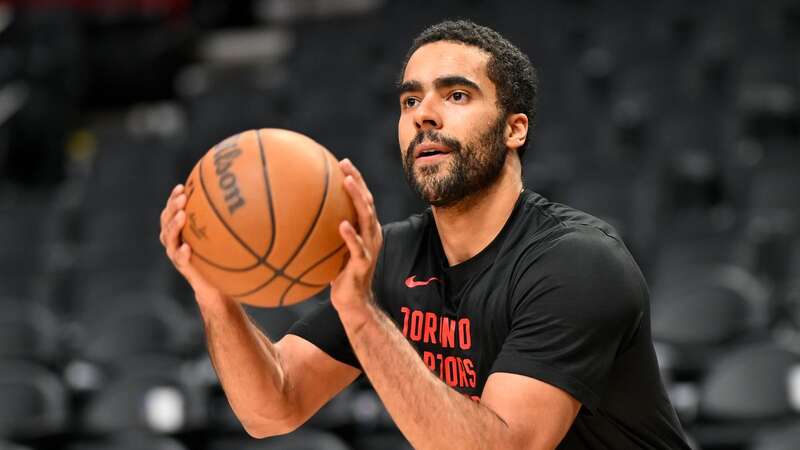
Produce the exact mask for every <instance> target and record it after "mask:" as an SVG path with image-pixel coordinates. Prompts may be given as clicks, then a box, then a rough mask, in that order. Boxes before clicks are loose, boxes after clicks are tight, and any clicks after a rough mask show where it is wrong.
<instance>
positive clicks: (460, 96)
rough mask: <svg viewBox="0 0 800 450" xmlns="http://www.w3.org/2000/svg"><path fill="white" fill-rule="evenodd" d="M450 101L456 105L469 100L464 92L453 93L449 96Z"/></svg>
mask: <svg viewBox="0 0 800 450" xmlns="http://www.w3.org/2000/svg"><path fill="white" fill-rule="evenodd" d="M450 100H452V101H454V102H456V103H464V102H466V101H467V100H469V95H468V94H467V93H466V92H462V91H455V92H453V93H452V94H450Z"/></svg>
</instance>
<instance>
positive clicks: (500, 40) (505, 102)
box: [399, 20, 539, 159]
mask: <svg viewBox="0 0 800 450" xmlns="http://www.w3.org/2000/svg"><path fill="white" fill-rule="evenodd" d="M439 41H454V42H460V43H462V44H466V45H471V46H474V47H478V48H480V49H481V50H483V51H485V52H487V53H489V55H490V57H489V61H488V63H487V64H486V72H487V75H488V77H489V79H490V80H492V83H494V84H495V87H496V89H497V102H498V105H497V106H498V107H499V109H500V112H501V113H502V115H503V116H507V115H508V114H516V113H524V114H525V115H527V116H528V135H527V136H526V138H525V143H524V144H523V145H522V146H521V147H520V148H519V149H518V150H517V153H518V154H519V157H520V159H522V155H523V154H524V153H525V149H527V147H528V142H529V141H530V135H531V132H532V131H533V128H534V125H535V123H536V97H537V92H538V90H539V79H538V77H537V76H536V69H535V68H534V67H533V64H531V61H530V59H528V57H527V56H525V54H524V53H522V52H521V51H520V49H519V48H517V47H516V46H515V45H514V44H512V43H511V42H509V41H508V40H507V39H506V38H504V37H503V36H501V35H500V33H498V32H496V31H494V30H492V29H491V28H489V27H485V26H482V25H478V24H476V23H474V22H472V21H469V20H446V21H444V22H440V23H437V24H436V25H431V26H430V27H428V28H426V29H424V30H423V31H422V32H421V33H420V34H419V35H418V36H417V37H416V38H415V39H414V42H413V43H412V44H411V48H410V49H409V50H408V53H407V54H406V58H405V61H403V68H402V70H401V71H400V79H399V81H400V82H402V79H403V74H405V71H406V65H407V64H408V60H409V59H411V55H413V54H414V52H415V51H417V49H419V48H420V47H422V46H423V45H425V44H430V43H432V42H439Z"/></svg>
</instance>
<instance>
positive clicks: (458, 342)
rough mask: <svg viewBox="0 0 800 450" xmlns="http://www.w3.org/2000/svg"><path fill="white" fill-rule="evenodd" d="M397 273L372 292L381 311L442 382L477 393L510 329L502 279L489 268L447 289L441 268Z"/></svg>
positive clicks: (463, 390) (508, 309)
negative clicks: (377, 300) (411, 272)
mask: <svg viewBox="0 0 800 450" xmlns="http://www.w3.org/2000/svg"><path fill="white" fill-rule="evenodd" d="M400 278H401V279H399V280H396V282H393V283H388V284H386V285H384V286H383V287H382V289H381V290H380V292H379V293H378V294H379V297H381V298H380V303H381V305H382V306H383V308H384V309H385V311H386V312H387V313H388V314H389V316H390V317H391V318H392V319H393V321H394V322H395V324H396V325H397V327H398V329H399V330H400V331H401V332H402V333H403V336H405V337H406V339H408V341H409V342H410V343H411V344H412V345H413V346H414V347H415V348H416V350H417V352H418V353H419V355H420V357H421V358H422V360H423V362H424V363H425V364H426V366H428V368H430V369H431V370H432V371H433V372H434V373H435V374H437V375H438V376H439V377H440V378H441V379H442V381H444V382H445V383H447V384H448V385H449V386H451V387H453V388H454V389H456V390H458V391H460V392H462V393H464V394H467V395H470V396H479V395H480V392H481V391H482V390H483V385H484V383H485V381H486V379H487V378H488V376H489V374H490V371H491V366H492V363H493V362H494V360H495V359H496V358H497V355H498V354H499V352H500V350H501V349H502V344H503V342H504V341H505V339H506V336H507V335H508V332H509V329H510V319H511V318H510V304H509V301H510V297H509V293H508V289H507V288H506V287H504V286H503V284H504V283H503V282H502V279H501V278H500V277H498V276H497V275H496V274H494V273H493V272H492V271H491V270H490V271H487V272H486V273H483V274H480V275H479V276H476V277H474V278H472V279H470V280H469V281H468V282H466V283H464V284H463V285H461V286H458V288H457V289H452V288H451V286H448V285H447V283H448V281H449V280H448V277H447V276H445V274H443V273H437V272H433V271H432V272H428V273H424V272H422V273H420V274H412V275H405V276H403V277H400ZM505 284H507V283H505Z"/></svg>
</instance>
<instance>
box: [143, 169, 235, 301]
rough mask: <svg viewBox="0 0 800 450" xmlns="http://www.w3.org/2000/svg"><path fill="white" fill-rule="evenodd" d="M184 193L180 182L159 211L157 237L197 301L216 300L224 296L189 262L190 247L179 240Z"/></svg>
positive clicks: (183, 215)
mask: <svg viewBox="0 0 800 450" xmlns="http://www.w3.org/2000/svg"><path fill="white" fill-rule="evenodd" d="M185 207H186V194H185V193H184V187H183V185H182V184H179V185H177V186H175V188H174V189H173V190H172V193H171V194H170V196H169V198H168V199H167V204H166V206H165V207H164V210H163V211H161V233H160V234H159V236H158V237H159V239H160V240H161V244H162V245H163V246H164V249H165V250H166V252H167V257H169V260H170V261H171V262H172V265H173V266H175V268H176V269H177V270H178V272H180V274H181V275H183V277H184V278H186V281H188V282H189V284H190V285H191V286H192V289H193V290H194V293H195V296H196V298H197V301H198V302H201V301H206V302H207V301H212V302H218V301H219V299H222V298H223V297H224V296H223V295H222V294H221V293H220V292H219V290H218V289H217V288H215V287H214V286H212V285H211V283H209V282H208V281H207V280H206V279H205V278H203V276H202V275H200V273H199V272H198V271H197V269H196V268H195V267H194V266H193V265H192V264H191V262H190V260H191V257H192V249H191V247H189V244H187V243H185V242H182V241H181V230H182V229H183V225H184V224H185V223H186V212H185V211H184V210H183V208H185Z"/></svg>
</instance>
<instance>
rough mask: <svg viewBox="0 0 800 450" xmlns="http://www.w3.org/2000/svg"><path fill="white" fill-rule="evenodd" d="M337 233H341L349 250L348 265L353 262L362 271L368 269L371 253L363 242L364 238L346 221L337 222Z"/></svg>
mask: <svg viewBox="0 0 800 450" xmlns="http://www.w3.org/2000/svg"><path fill="white" fill-rule="evenodd" d="M339 234H341V235H342V239H344V243H345V245H347V250H349V251H350V261H349V262H348V265H350V264H355V265H356V266H358V268H359V269H360V270H362V271H369V268H370V266H371V255H370V252H369V249H367V246H366V245H365V244H364V240H363V239H362V238H361V236H359V235H358V233H357V232H356V229H355V228H353V225H352V224H351V223H350V222H348V221H346V220H345V221H342V223H340V224H339Z"/></svg>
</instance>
